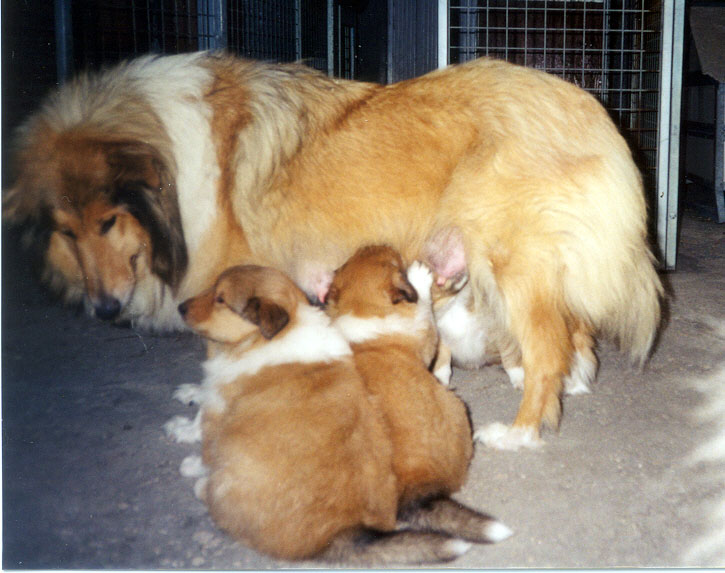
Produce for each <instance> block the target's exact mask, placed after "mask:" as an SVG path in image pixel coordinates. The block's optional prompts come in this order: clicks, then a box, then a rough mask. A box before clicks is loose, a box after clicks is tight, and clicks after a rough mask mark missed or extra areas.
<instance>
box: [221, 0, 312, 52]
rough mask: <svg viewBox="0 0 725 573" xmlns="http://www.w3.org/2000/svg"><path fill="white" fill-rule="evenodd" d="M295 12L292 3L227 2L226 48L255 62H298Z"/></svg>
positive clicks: (268, 0) (292, 0)
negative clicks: (256, 60) (253, 59)
mask: <svg viewBox="0 0 725 573" xmlns="http://www.w3.org/2000/svg"><path fill="white" fill-rule="evenodd" d="M299 11H300V6H299V3H298V2H296V1H295V0H228V20H227V21H228V27H227V29H228V48H229V49H230V50H231V51H233V52H236V53H238V54H240V55H242V56H246V57H249V58H255V59H259V60H274V61H279V62H285V61H293V60H296V59H298V58H299V57H300V53H299V52H300V48H299V41H298V39H299V31H298V26H299V23H300V14H299Z"/></svg>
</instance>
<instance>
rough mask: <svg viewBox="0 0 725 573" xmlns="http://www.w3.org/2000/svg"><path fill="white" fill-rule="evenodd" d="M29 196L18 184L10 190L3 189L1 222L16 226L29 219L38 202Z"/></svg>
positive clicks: (35, 198)
mask: <svg viewBox="0 0 725 573" xmlns="http://www.w3.org/2000/svg"><path fill="white" fill-rule="evenodd" d="M31 195H32V194H31V193H27V192H26V190H25V188H24V187H23V186H22V185H20V184H17V185H16V186H15V187H11V188H10V189H3V203H2V210H3V213H2V219H3V221H5V222H7V223H10V224H11V225H17V224H19V223H23V222H24V221H25V220H27V219H29V218H31V217H32V216H33V214H34V213H35V211H36V210H37V208H38V201H39V200H38V198H37V197H35V196H31Z"/></svg>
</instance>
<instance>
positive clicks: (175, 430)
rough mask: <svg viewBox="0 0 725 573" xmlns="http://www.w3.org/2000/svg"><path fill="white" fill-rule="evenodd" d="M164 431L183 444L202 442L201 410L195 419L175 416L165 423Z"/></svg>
mask: <svg viewBox="0 0 725 573" xmlns="http://www.w3.org/2000/svg"><path fill="white" fill-rule="evenodd" d="M164 431H165V432H166V435H167V436H169V437H170V438H171V439H173V440H175V441H177V442H180V443H183V444H194V443H196V442H201V412H199V413H198V414H197V415H196V417H195V418H194V419H193V420H191V419H189V418H185V417H184V416H174V417H173V418H171V420H169V421H168V422H166V423H165V424H164Z"/></svg>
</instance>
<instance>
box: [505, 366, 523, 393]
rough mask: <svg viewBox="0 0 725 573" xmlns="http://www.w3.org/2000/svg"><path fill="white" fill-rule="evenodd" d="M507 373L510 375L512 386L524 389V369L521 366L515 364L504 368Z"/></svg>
mask: <svg viewBox="0 0 725 573" xmlns="http://www.w3.org/2000/svg"><path fill="white" fill-rule="evenodd" d="M504 370H506V374H508V376H509V380H510V382H511V386H513V387H514V388H516V389H517V390H523V389H524V369H523V368H522V367H521V366H515V367H514V368H504Z"/></svg>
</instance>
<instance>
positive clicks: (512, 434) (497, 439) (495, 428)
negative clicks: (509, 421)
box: [473, 422, 544, 451]
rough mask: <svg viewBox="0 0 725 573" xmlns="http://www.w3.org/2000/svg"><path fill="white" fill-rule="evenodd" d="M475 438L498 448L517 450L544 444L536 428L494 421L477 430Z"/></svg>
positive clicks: (490, 446)
mask: <svg viewBox="0 0 725 573" xmlns="http://www.w3.org/2000/svg"><path fill="white" fill-rule="evenodd" d="M473 439H474V440H476V441H477V442H481V443H483V444H485V445H486V446H488V447H489V448H494V449H496V450H510V451H516V450H518V449H519V448H538V447H540V446H542V445H543V444H544V442H543V440H542V439H541V438H540V437H539V436H538V435H537V432H536V429H535V428H519V427H516V426H507V425H505V424H501V423H500V422H494V423H493V424H489V425H488V426H484V427H483V428H479V429H478V430H476V433H475V434H473Z"/></svg>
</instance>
